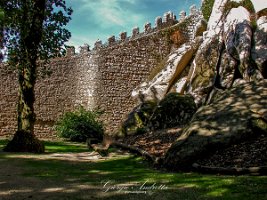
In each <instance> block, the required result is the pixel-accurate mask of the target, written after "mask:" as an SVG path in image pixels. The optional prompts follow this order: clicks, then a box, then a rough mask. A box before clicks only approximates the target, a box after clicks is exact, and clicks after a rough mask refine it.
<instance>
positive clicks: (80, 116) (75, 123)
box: [55, 107, 104, 142]
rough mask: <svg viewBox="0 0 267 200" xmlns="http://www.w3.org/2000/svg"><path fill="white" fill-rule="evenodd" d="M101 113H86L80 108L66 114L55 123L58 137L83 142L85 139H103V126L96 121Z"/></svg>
mask: <svg viewBox="0 0 267 200" xmlns="http://www.w3.org/2000/svg"><path fill="white" fill-rule="evenodd" d="M100 114H101V113H100V112H98V111H86V110H85V109H84V108H83V107H80V108H79V109H78V110H77V111H74V112H67V113H65V114H64V116H63V117H62V118H61V119H59V121H58V122H57V123H56V126H55V129H56V131H57V133H58V134H59V136H60V137H63V138H67V139H70V140H71V141H77V142H85V141H86V139H87V138H96V139H98V140H99V141H101V140H102V139H103V134H104V129H103V124H102V123H101V122H100V121H99V120H98V119H97V118H98V117H99V115H100Z"/></svg>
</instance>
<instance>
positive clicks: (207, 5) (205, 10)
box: [201, 0, 215, 21]
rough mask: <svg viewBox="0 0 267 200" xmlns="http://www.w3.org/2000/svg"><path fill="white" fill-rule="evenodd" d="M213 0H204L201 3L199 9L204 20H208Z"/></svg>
mask: <svg viewBox="0 0 267 200" xmlns="http://www.w3.org/2000/svg"><path fill="white" fill-rule="evenodd" d="M214 1H215V0H204V2H203V3H202V6H201V10H202V14H203V16H204V19H205V20H206V21H209V18H210V15H211V12H212V8H213V4H214Z"/></svg>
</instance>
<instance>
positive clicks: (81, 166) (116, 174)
mask: <svg viewBox="0 0 267 200" xmlns="http://www.w3.org/2000/svg"><path fill="white" fill-rule="evenodd" d="M2 144H3V142H2V141H1V142H0V145H2ZM56 144H59V146H61V147H62V149H69V148H70V146H72V145H71V144H69V143H68V144H65V143H56V142H54V143H51V142H48V143H46V147H47V149H49V148H48V147H49V146H50V147H53V146H56ZM76 146H77V145H76V144H73V147H71V148H74V147H76ZM80 148H81V150H82V149H83V148H84V146H80ZM62 149H61V148H59V149H58V152H62ZM74 149H75V148H74ZM69 150H70V149H69ZM51 151H52V152H55V151H56V148H52V149H51ZM64 151H65V150H63V152H64ZM39 157H40V155H39ZM0 161H1V162H6V163H9V165H12V164H14V165H15V164H17V166H20V167H21V168H22V169H23V173H22V174H21V175H22V176H23V177H25V178H35V179H38V180H41V181H48V182H49V183H50V184H52V185H53V183H56V184H58V185H62V184H63V185H75V186H77V185H92V186H94V187H98V188H100V190H98V191H97V192H98V193H99V192H102V193H103V191H104V190H105V189H108V186H113V187H111V188H110V191H109V192H108V193H107V194H109V195H107V196H105V197H101V199H140V200H141V199H168V200H169V199H183V200H184V199H189V200H196V199H201V200H206V199H207V200H212V199H216V200H217V199H218V200H219V199H220V200H221V199H222V200H228V199H233V200H254V199H257V200H261V199H266V196H267V191H266V188H267V177H266V176H222V175H203V174H198V173H169V172H163V171H158V170H155V169H153V168H152V167H151V166H149V164H148V163H147V162H145V161H143V160H142V159H141V158H139V157H134V156H127V155H122V156H120V157H115V158H108V159H107V160H102V161H93V162H73V161H67V160H56V159H44V160H42V159H37V157H30V158H24V157H19V156H18V157H16V156H14V154H8V153H2V154H0ZM2 164H3V163H2ZM0 166H1V165H0ZM105 183H107V187H104V184H105ZM120 184H128V186H126V188H124V189H122V191H124V190H129V191H139V192H140V191H145V190H144V188H141V186H142V185H143V184H145V186H146V187H148V188H147V190H146V191H147V194H126V193H123V192H118V190H119V189H118V186H119V185H120ZM153 184H154V186H153ZM160 185H164V187H163V189H162V187H161V188H159V186H160ZM115 186H116V187H115ZM149 186H150V188H149ZM152 186H153V187H152ZM0 190H1V189H0ZM91 192H92V191H91ZM97 192H96V193H95V194H94V195H95V196H94V198H95V199H97V196H96V194H98V193H97ZM81 194H82V193H80V192H78V193H77V194H76V195H75V198H74V197H73V199H83V198H82V197H81V196H80V195H81ZM92 194H93V193H92ZM98 198H100V197H98Z"/></svg>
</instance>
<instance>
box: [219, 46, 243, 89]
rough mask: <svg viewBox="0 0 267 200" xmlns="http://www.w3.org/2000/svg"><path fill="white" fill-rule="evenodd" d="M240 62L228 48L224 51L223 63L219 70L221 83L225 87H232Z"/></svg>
mask: <svg viewBox="0 0 267 200" xmlns="http://www.w3.org/2000/svg"><path fill="white" fill-rule="evenodd" d="M237 65H238V62H237V61H236V60H235V59H234V58H233V57H231V56H230V55H229V54H228V53H227V51H226V50H223V52H222V58H221V64H220V66H221V67H220V68H219V71H218V75H219V77H218V80H219V84H220V86H221V87H223V88H230V87H232V85H233V82H234V75H235V70H236V68H237Z"/></svg>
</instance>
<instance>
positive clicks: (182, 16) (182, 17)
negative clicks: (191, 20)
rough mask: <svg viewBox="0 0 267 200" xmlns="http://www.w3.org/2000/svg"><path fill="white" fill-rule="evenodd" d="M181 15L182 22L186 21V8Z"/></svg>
mask: <svg viewBox="0 0 267 200" xmlns="http://www.w3.org/2000/svg"><path fill="white" fill-rule="evenodd" d="M179 17H180V19H179V21H180V22H182V21H184V20H185V18H186V12H185V11H184V10H182V11H181V12H180V14H179Z"/></svg>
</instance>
